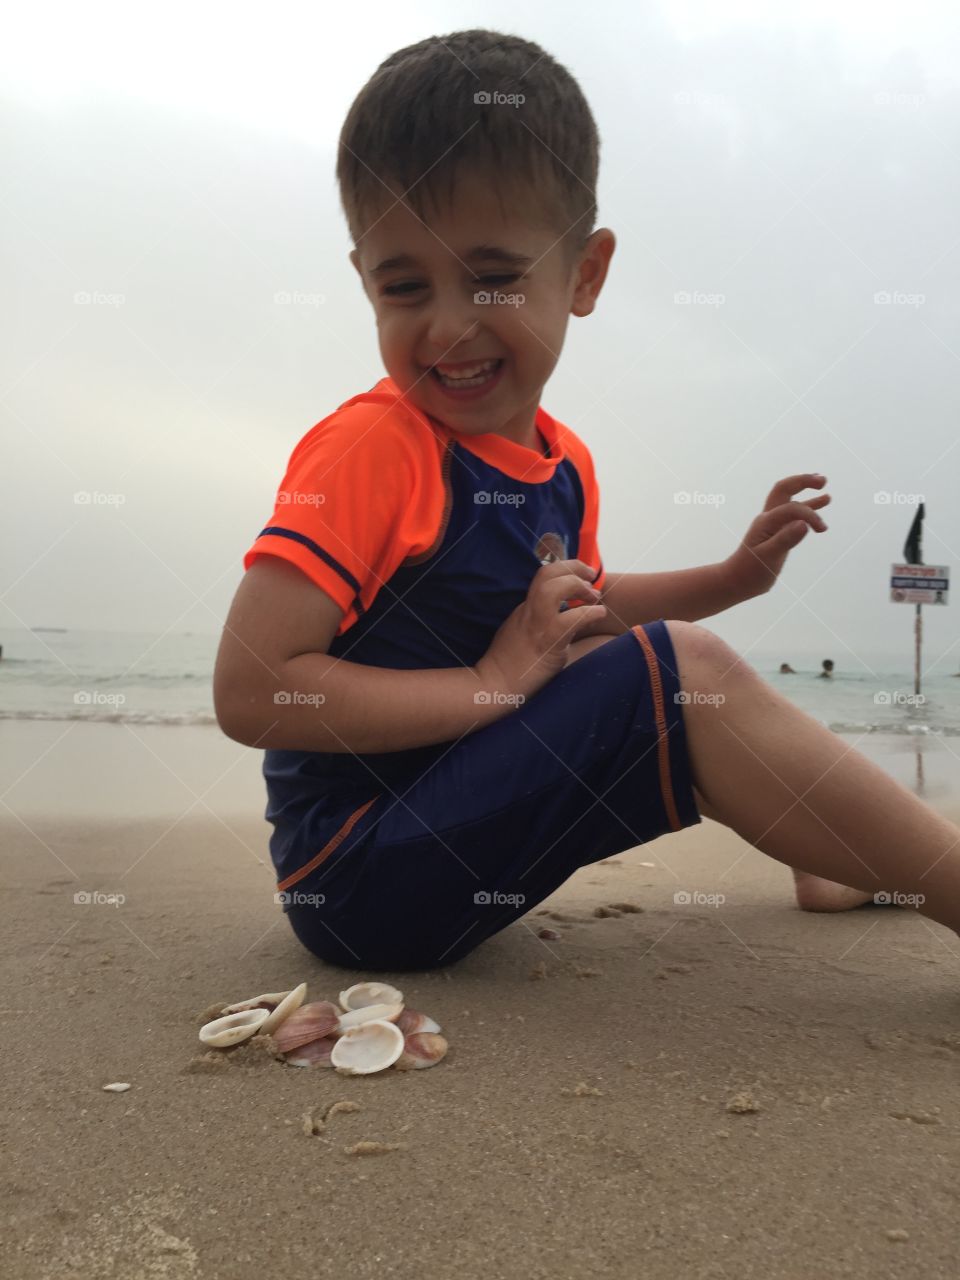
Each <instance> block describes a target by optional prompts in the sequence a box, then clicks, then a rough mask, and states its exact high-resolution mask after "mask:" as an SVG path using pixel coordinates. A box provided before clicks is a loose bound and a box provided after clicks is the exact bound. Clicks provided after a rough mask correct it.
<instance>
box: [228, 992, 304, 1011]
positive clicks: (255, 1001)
mask: <svg viewBox="0 0 960 1280" xmlns="http://www.w3.org/2000/svg"><path fill="white" fill-rule="evenodd" d="M289 994H290V992H289V991H268V992H266V994H265V995H262V996H251V997H250V999H249V1000H238V1001H237V1002H236V1004H225V1005H224V1006H223V1008H222V1009H221V1010H220V1014H221V1016H223V1017H225V1016H226V1015H227V1014H228V1013H243V1012H244V1011H245V1010H246V1009H267V1010H270V1009H275V1008H276V1007H277V1005H278V1004H280V1002H281V1001H282V1000H285V999H286V998H287V996H288V995H289Z"/></svg>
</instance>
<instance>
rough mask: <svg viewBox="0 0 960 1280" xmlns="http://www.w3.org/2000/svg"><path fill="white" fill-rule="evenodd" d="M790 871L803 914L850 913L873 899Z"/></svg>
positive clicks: (702, 807) (707, 809)
mask: <svg viewBox="0 0 960 1280" xmlns="http://www.w3.org/2000/svg"><path fill="white" fill-rule="evenodd" d="M693 795H694V799H695V800H696V802H697V808H698V809H699V811H700V813H701V814H702V815H703V817H705V818H712V819H713V821H714V822H723V818H722V817H721V816H720V814H719V813H718V812H717V810H716V809H714V808H713V806H712V805H711V804H710V803H709V801H707V800H706V799H705V798H704V797H703V796H702V795H701V794H700V792H699V791H698V790H697V789H696V787H694V788H693ZM725 825H726V824H725ZM792 870H793V882H794V889H795V891H796V895H797V906H798V907H800V909H801V910H802V911H850V910H851V909H852V908H853V907H862V906H863V904H864V903H865V902H870V901H872V899H873V894H872V893H866V892H865V891H864V890H862V889H851V888H850V887H849V885H845V884H836V883H835V881H833V880H824V879H823V877H822V876H814V875H811V874H810V873H809V871H798V870H797V868H796V867H793V868H792Z"/></svg>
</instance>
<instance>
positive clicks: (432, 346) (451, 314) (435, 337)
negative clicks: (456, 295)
mask: <svg viewBox="0 0 960 1280" xmlns="http://www.w3.org/2000/svg"><path fill="white" fill-rule="evenodd" d="M474 305H475V304H474V303H472V302H471V303H468V304H466V305H464V304H463V303H460V304H456V305H447V306H444V307H438V308H435V309H434V311H433V313H432V315H431V316H430V323H429V326H428V330H427V349H428V350H429V351H432V352H433V353H434V355H433V359H434V360H435V361H438V360H444V359H447V360H454V359H456V358H457V356H456V350H457V348H458V347H459V346H460V345H461V343H464V342H469V341H470V339H471V338H475V337H476V335H477V332H478V331H479V328H480V321H479V320H478V319H477V317H476V314H475V312H474Z"/></svg>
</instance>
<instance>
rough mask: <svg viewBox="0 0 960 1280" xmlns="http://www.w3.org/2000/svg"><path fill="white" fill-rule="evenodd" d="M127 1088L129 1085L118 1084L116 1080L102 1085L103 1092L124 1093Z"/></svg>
mask: <svg viewBox="0 0 960 1280" xmlns="http://www.w3.org/2000/svg"><path fill="white" fill-rule="evenodd" d="M129 1088H130V1086H129V1085H128V1084H120V1082H119V1081H118V1082H117V1083H116V1084H105V1085H104V1086H103V1092H104V1093H126V1092H127V1090H128V1089H129Z"/></svg>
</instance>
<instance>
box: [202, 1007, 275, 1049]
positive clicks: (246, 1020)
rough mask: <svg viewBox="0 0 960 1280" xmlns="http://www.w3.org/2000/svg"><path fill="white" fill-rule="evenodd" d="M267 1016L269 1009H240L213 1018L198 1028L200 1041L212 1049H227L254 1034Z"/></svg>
mask: <svg viewBox="0 0 960 1280" xmlns="http://www.w3.org/2000/svg"><path fill="white" fill-rule="evenodd" d="M269 1016H270V1010H269V1009H241V1011H240V1012H239V1013H228V1014H226V1016H222V1017H219V1018H214V1020H213V1021H212V1022H208V1023H207V1024H206V1025H205V1026H202V1027H201V1028H200V1041H201V1043H202V1044H206V1045H210V1046H211V1047H212V1048H214V1049H228V1048H229V1047H230V1046H231V1045H234V1044H241V1043H242V1042H243V1041H244V1040H249V1039H250V1037H251V1036H252V1035H256V1033H257V1032H258V1031H259V1030H260V1028H261V1027H262V1026H263V1024H264V1023H265V1022H266V1020H267V1018H268V1017H269Z"/></svg>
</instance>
